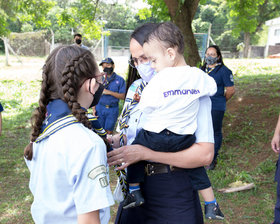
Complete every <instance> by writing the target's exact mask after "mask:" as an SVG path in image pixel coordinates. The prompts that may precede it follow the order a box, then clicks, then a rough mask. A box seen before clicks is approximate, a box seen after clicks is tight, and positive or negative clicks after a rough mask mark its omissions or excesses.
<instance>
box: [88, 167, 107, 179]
mask: <svg viewBox="0 0 280 224" xmlns="http://www.w3.org/2000/svg"><path fill="white" fill-rule="evenodd" d="M106 173H107V169H106V167H105V166H104V165H100V166H97V167H95V168H93V169H92V170H91V171H90V172H89V173H88V177H89V178H90V179H92V180H94V179H95V178H96V177H97V176H98V175H100V174H105V176H106Z"/></svg>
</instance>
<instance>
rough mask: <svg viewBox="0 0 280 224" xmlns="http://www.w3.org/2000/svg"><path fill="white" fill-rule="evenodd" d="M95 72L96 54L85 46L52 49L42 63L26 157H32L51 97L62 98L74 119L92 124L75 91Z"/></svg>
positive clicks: (96, 68) (25, 150)
mask: <svg viewBox="0 0 280 224" xmlns="http://www.w3.org/2000/svg"><path fill="white" fill-rule="evenodd" d="M97 72H98V66H97V64H96V61H95V58H94V56H93V55H92V53H91V52H90V51H88V50H85V49H83V48H80V47H77V46H60V47H57V48H56V49H54V50H53V51H52V52H51V54H50V55H49V56H48V58H47V60H46V63H45V65H44V67H43V72H42V84H41V92H40V99H39V107H38V108H36V110H35V112H34V114H33V116H32V119H31V124H32V130H31V135H30V143H29V144H28V145H27V146H26V147H25V149H24V156H25V158H26V159H28V160H32V157H33V142H35V140H36V139H37V138H38V136H39V135H40V133H41V127H42V125H43V121H44V119H45V118H46V112H47V109H46V107H47V105H48V103H49V102H50V101H51V100H55V99H61V100H64V101H65V102H66V103H67V104H68V107H69V108H70V109H71V112H72V114H73V115H74V116H75V117H76V118H77V120H78V121H79V122H81V123H82V124H83V125H84V126H85V127H87V128H89V129H90V128H91V123H90V121H89V120H88V117H87V116H86V111H85V110H83V109H82V108H81V105H80V104H79V103H78V102H77V95H78V92H79V89H80V87H81V85H82V84H83V82H84V81H85V80H87V79H90V78H94V77H95V75H96V73H97Z"/></svg>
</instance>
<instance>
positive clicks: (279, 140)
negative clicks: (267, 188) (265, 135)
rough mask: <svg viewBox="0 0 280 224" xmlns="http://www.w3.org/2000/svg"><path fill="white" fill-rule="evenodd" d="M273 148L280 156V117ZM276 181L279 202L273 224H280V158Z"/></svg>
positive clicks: (272, 142)
mask: <svg viewBox="0 0 280 224" xmlns="http://www.w3.org/2000/svg"><path fill="white" fill-rule="evenodd" d="M271 148H272V150H273V151H274V152H275V153H276V154H277V155H280V115H279V117H278V122H277V125H276V128H275V131H274V135H273V138H272V140H271ZM275 181H276V182H277V200H276V204H275V208H274V222H273V223H272V224H280V156H278V160H277V163H276V172H275Z"/></svg>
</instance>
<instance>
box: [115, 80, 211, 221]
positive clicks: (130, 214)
mask: <svg viewBox="0 0 280 224" xmlns="http://www.w3.org/2000/svg"><path fill="white" fill-rule="evenodd" d="M141 83H142V79H138V80H136V81H135V82H133V84H132V85H131V86H130V87H129V89H128V93H127V96H126V100H125V105H126V104H129V103H130V102H131V100H132V99H133V95H134V94H135V91H136V89H137V88H138V87H139V86H140V84H141ZM199 101H200V104H199V111H198V114H197V130H196V132H195V136H196V142H211V143H214V138H213V126H212V120H211V117H209V116H210V112H211V101H210V98H209V97H202V98H200V99H199ZM125 105H124V108H125ZM130 114H131V115H130V116H129V120H128V122H127V126H126V129H125V134H126V136H127V142H128V145H130V144H131V143H132V142H133V141H134V138H135V137H136V135H137V133H138V131H139V130H140V129H142V127H143V124H144V123H145V117H144V116H142V115H143V114H142V112H141V111H140V110H139V105H136V106H135V107H134V108H133V110H132V111H131V112H130ZM174 183H176V184H175V185H174ZM141 189H142V190H143V193H144V197H145V200H146V201H145V203H144V204H143V205H142V206H140V207H135V208H130V209H125V210H124V209H122V207H123V206H122V204H120V206H119V209H118V213H117V217H116V220H115V224H130V223H134V224H149V223H151V224H162V223H178V224H180V223H191V224H202V223H203V216H202V211H201V206H200V201H199V197H198V194H197V192H196V191H194V190H193V188H192V186H191V184H190V180H189V177H188V174H187V173H185V172H171V171H170V170H169V172H168V173H166V174H159V175H151V176H146V178H145V180H144V185H142V186H141ZM182 193H184V195H183V194H182ZM163 195H164V197H163ZM166 198H169V199H168V200H166ZM151 199H152V200H151ZM170 199H172V200H170ZM150 200H151V202H153V203H154V204H151V203H150ZM161 205H165V206H161ZM166 205H168V206H166ZM167 207H169V209H170V210H169V209H167ZM173 209H175V210H177V211H180V215H178V216H171V215H169V214H170V213H172V214H174V212H173ZM178 214H179V213H178Z"/></svg>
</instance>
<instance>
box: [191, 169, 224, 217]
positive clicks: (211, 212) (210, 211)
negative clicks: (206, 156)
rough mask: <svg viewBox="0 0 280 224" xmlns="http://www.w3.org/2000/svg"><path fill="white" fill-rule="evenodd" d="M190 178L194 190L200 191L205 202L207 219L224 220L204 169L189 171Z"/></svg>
mask: <svg viewBox="0 0 280 224" xmlns="http://www.w3.org/2000/svg"><path fill="white" fill-rule="evenodd" d="M188 171H189V176H190V180H191V183H192V185H193V187H194V189H196V190H198V191H199V193H200V194H201V196H202V197H203V199H204V202H205V218H206V219H219V220H220V219H224V214H223V213H222V212H221V210H220V208H219V205H218V203H217V201H216V198H215V196H214V192H213V189H212V187H211V183H210V180H209V178H208V175H207V173H206V170H205V168H204V167H199V168H195V169H189V170H188Z"/></svg>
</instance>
